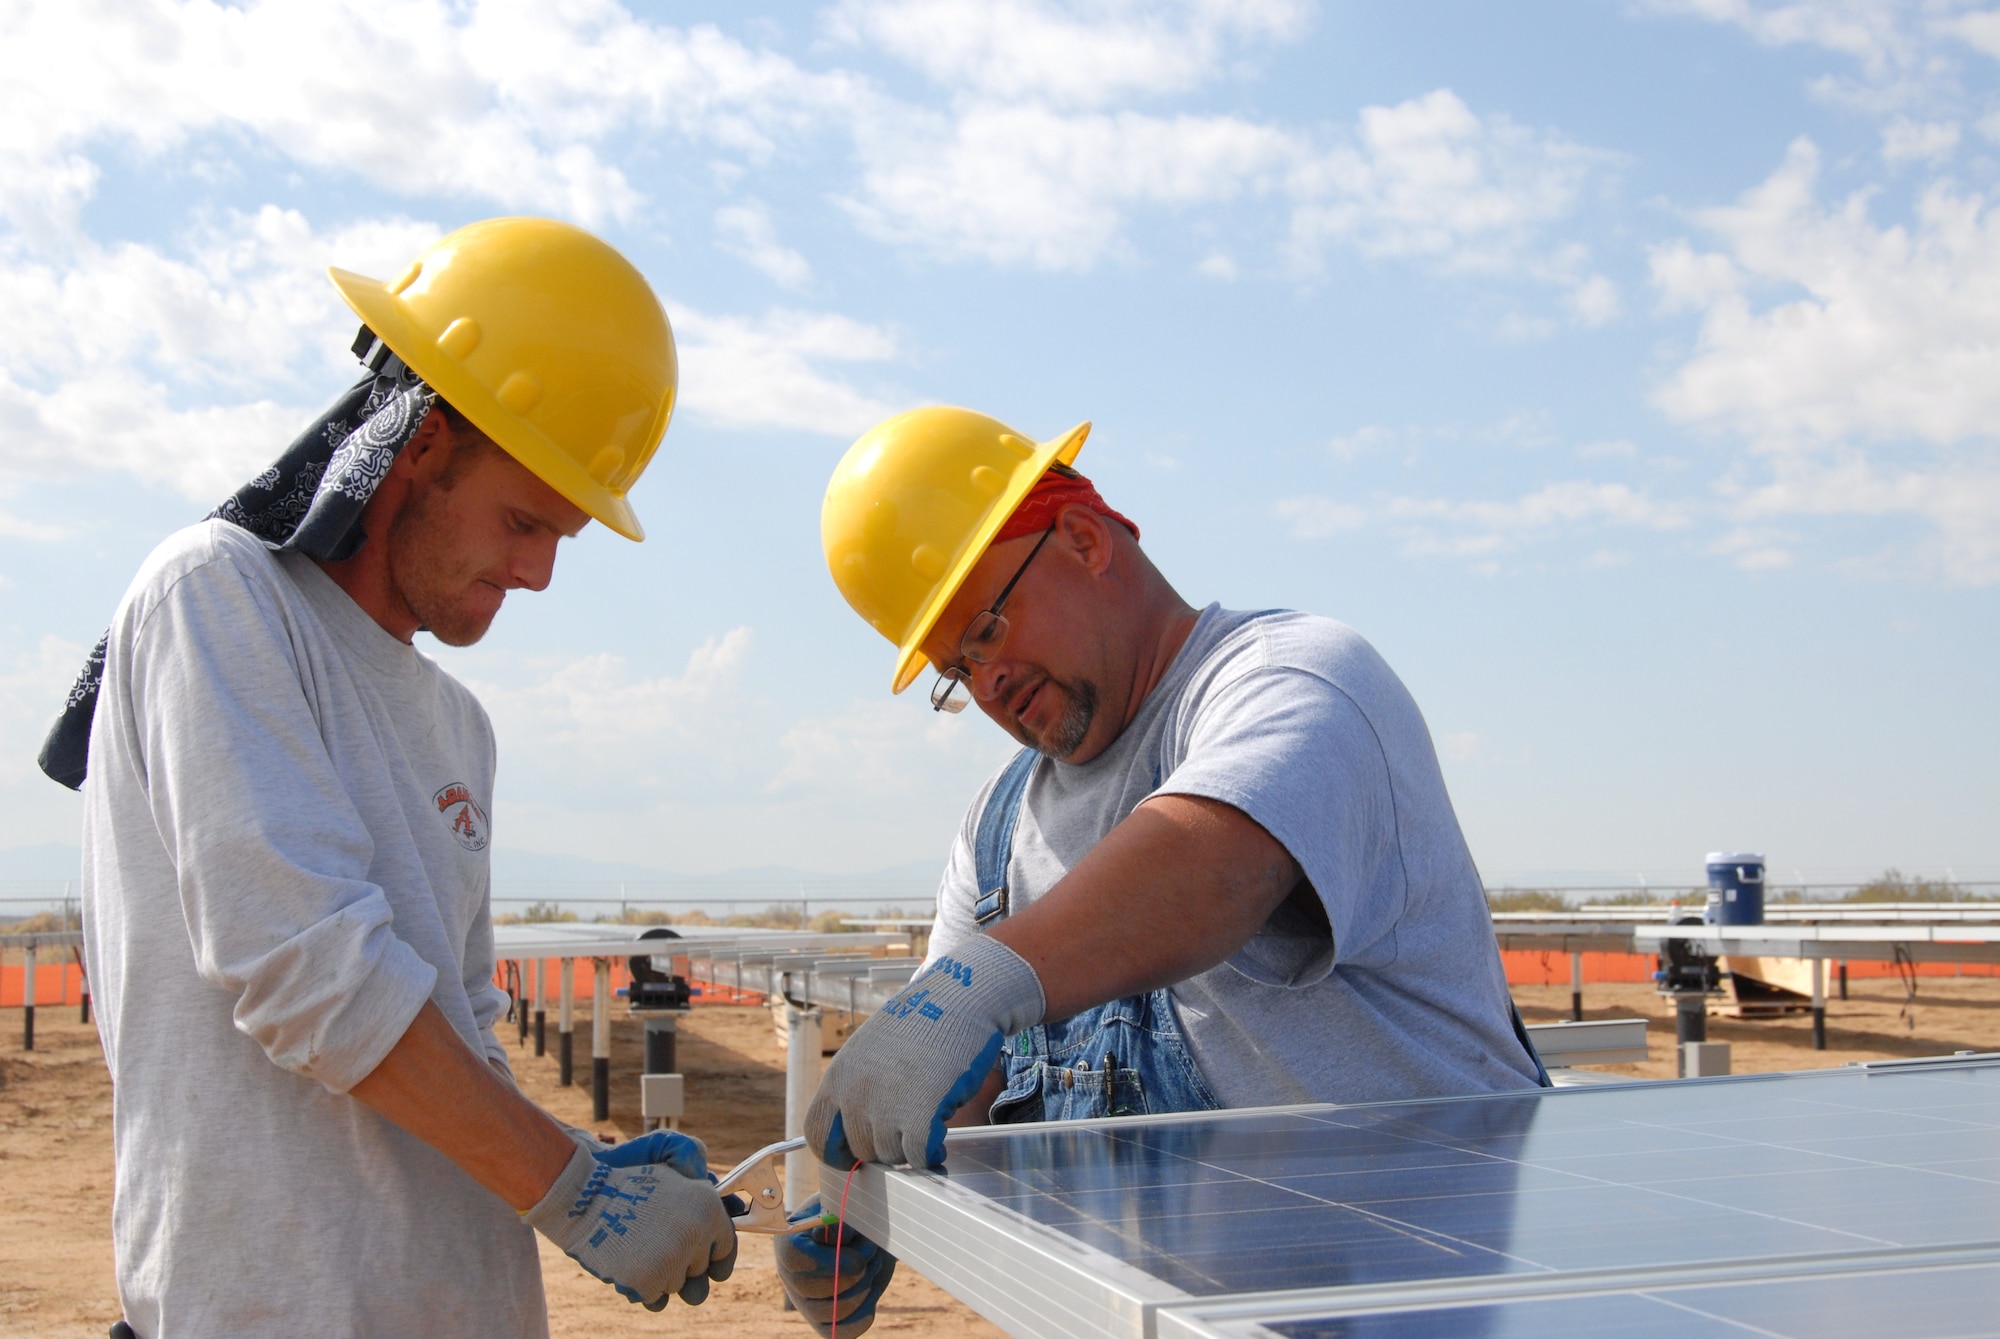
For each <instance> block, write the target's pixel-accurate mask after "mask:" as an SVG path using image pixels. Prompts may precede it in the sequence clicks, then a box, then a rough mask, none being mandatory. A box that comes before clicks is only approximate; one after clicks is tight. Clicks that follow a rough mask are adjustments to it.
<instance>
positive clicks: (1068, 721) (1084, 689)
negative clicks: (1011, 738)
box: [1022, 678, 1097, 759]
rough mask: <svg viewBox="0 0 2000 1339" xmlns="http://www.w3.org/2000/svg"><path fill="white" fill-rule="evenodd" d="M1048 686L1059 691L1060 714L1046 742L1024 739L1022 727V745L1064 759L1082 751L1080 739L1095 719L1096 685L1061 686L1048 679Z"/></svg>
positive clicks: (1055, 680) (1058, 682)
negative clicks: (1060, 693) (1061, 708)
mask: <svg viewBox="0 0 2000 1339" xmlns="http://www.w3.org/2000/svg"><path fill="white" fill-rule="evenodd" d="M1049 682H1050V683H1051V684H1053V685H1054V686H1055V687H1058V688H1060V689H1062V694H1063V704H1064V705H1063V714H1062V715H1061V717H1059V718H1058V719H1057V721H1056V723H1055V725H1054V727H1053V728H1052V729H1051V730H1050V731H1049V737H1048V738H1047V739H1046V740H1034V739H1028V738H1026V735H1025V727H1024V733H1023V737H1022V742H1024V743H1025V744H1027V745H1028V747H1029V748H1032V749H1036V750H1038V751H1039V752H1042V753H1046V754H1048V756H1049V757H1051V758H1057V759H1061V758H1067V757H1069V755H1070V754H1072V753H1075V752H1076V751H1077V750H1078V749H1080V748H1082V747H1083V739H1084V736H1085V735H1087V734H1089V733H1090V723H1091V722H1092V721H1093V720H1095V719H1096V718H1097V685H1096V684H1094V683H1092V682H1091V681H1090V680H1088V679H1078V680H1077V681H1076V682H1075V683H1064V682H1062V681H1061V680H1059V679H1054V678H1051V679H1050V680H1049Z"/></svg>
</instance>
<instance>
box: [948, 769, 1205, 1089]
mask: <svg viewBox="0 0 2000 1339" xmlns="http://www.w3.org/2000/svg"><path fill="white" fill-rule="evenodd" d="M1039 757H1040V755H1039V754H1037V753H1036V752H1035V751H1034V750H1032V749H1023V750H1022V751H1021V752H1020V753H1019V754H1018V755H1017V756H1016V757H1015V759H1014V761H1013V762H1012V763H1009V764H1008V766H1007V770H1006V771H1005V772H1003V773H1001V776H1000V780H999V782H998V783H996V784H995V785H994V787H993V794H992V795H991V796H990V797H989V798H988V799H987V801H986V808H985V809H984V810H983V811H982V812H981V813H980V815H979V828H978V831H977V832H976V833H975V834H974V837H973V846H972V853H973V865H974V867H975V868H976V870H977V872H978V879H979V898H978V900H977V901H976V902H974V903H973V907H972V914H973V918H974V919H975V920H977V921H978V922H979V924H980V925H982V926H990V925H992V924H994V923H996V922H998V921H999V920H1001V919H1002V918H1003V917H1005V916H1006V915H1007V911H1008V906H1007V856H1008V853H1009V852H1010V851H1011V850H1012V849H1013V845H1014V824H1015V823H1016V821H1017V820H1018V819H1019V818H1020V816H1021V798H1022V796H1023V795H1024V794H1025V793H1026V791H1027V789H1028V777H1029V775H1030V774H1031V773H1032V772H1033V771H1034V769H1035V762H1036V760H1037V759H1038V758H1039ZM1000 1057H1001V1064H1002V1065H1004V1066H1005V1072H1006V1077H1007V1086H1006V1088H1005V1089H1004V1090H1003V1091H1002V1092H1001V1094H1000V1096H999V1097H998V1098H997V1099H996V1100H995V1101H994V1103H993V1108H992V1113H991V1119H992V1120H993V1122H994V1123H995V1124H1008V1123H1014V1122H1020V1121H1038V1120H1087V1119H1090V1118H1092V1117H1096V1116H1138V1115H1144V1114H1146V1113H1149V1112H1154V1113H1157V1112H1163V1111H1214V1110H1216V1109H1217V1108H1219V1107H1220V1106H1221V1105H1222V1103H1221V1102H1219V1101H1217V1100H1216V1097H1215V1094H1214V1093H1212V1092H1210V1091H1209V1088H1208V1084H1207V1083H1206V1082H1204V1081H1203V1079H1202V1077H1201V1071H1200V1070H1199V1069H1197V1068H1196V1067H1195V1063H1194V1057H1193V1056H1192V1055H1190V1054H1189V1053H1188V1048H1187V1043H1186V1042H1184V1041H1182V1040H1181V1029H1180V1024H1179V1023H1177V1022H1176V1021H1175V1020H1174V1006H1173V1000H1172V999H1171V998H1170V997H1169V995H1168V992H1166V991H1164V990H1156V991H1154V992H1152V993H1151V994H1150V995H1133V996H1129V997H1128V998H1126V999H1122V1000H1113V1001H1111V1003H1109V1004H1104V1005H1099V1006H1098V1007H1097V1008H1095V1009H1086V1010H1084V1011H1083V1012H1082V1013H1080V1014H1077V1015H1076V1016H1075V1017H1073V1018H1065V1019H1063V1020H1062V1021H1061V1022H1056V1023H1042V1024H1039V1025H1037V1026H1035V1027H1031V1028H1029V1029H1028V1030H1027V1031H1026V1032H1023V1033H1022V1034H1021V1035H1020V1036H1018V1037H1010V1038H1009V1039H1008V1040H1007V1042H1006V1043H1005V1044H1004V1045H1003V1046H1002V1048H1001V1051H1000Z"/></svg>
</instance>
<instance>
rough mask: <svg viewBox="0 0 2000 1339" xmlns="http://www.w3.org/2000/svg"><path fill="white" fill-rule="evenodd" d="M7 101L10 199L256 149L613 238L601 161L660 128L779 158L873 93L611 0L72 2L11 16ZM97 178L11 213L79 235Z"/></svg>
mask: <svg viewBox="0 0 2000 1339" xmlns="http://www.w3.org/2000/svg"><path fill="white" fill-rule="evenodd" d="M0 89H4V90H6V91H5V92H4V94H0V164H5V165H6V168H5V170H4V171H0V179H13V178H14V177H15V176H16V174H17V173H18V172H20V171H22V170H34V165H39V164H47V163H62V164H72V165H74V164H76V163H77V162H78V161H79V160H78V159H76V158H75V156H74V155H75V154H76V153H77V152H78V151H79V150H85V149H87V148H88V147H89V146H91V145H94V144H96V143H99V142H103V141H122V142H124V143H128V144H131V145H133V146H135V147H136V148H138V149H139V150H140V151H142V152H146V153H160V152H163V151H166V150H169V149H174V148H178V147H180V146H182V145H185V144H187V143H188V142H189V141H190V140H192V139H194V138H195V137H198V136H201V135H205V134H232V133H248V134H250V135H253V136H255V137H257V138H259V139H260V140H262V141H264V142H265V143H267V144H269V145H270V146H271V147H273V148H275V149H276V150H278V151H279V152H280V153H283V154H285V155H287V156H288V157H290V158H292V159H294V160H296V161H298V162H300V163H302V164H305V165H308V166H312V167H317V168H332V169H337V170H340V171H344V172H350V173H353V174H354V175H355V176H357V177H359V178H361V179H362V180H365V181H368V182H370V183H372V184H374V185H376V186H380V187H383V188H385V189H388V190H391V191H395V192H398V193H400V194H404V195H411V196H445V197H452V196H468V195H469V196H474V197H478V198H482V199H487V200H493V201H498V202H501V203H504V204H507V205H511V206H518V207H526V208H533V209H536V210H542V211H550V212H556V213H561V214H565V215H568V216H570V217H573V218H576V219H578V220H580V221H583V222H585V223H594V222H601V221H602V220H605V219H609V218H628V217H630V216H631V215H632V214H633V213H634V212H635V210H636V209H637V208H638V205H639V199H640V197H639V193H638V191H637V190H636V189H635V188H634V187H633V186H632V184H631V182H630V181H629V180H628V179H627V177H626V175H625V173H624V171H623V170H622V169H621V168H619V167H618V166H616V165H615V164H614V163H612V162H610V161H607V159H606V157H605V155H604V154H603V153H602V152H601V151H600V147H599V146H600V144H601V143H602V142H603V141H605V140H608V139H611V138H612V137H614V136H620V135H626V134H630V133H632V132H633V131H636V130H652V131H663V132H671V133H676V134H680V135H683V136H686V137H688V138H690V139H694V140H697V141H700V142H705V143H712V144H716V145H720V146H725V147H729V148H732V149H735V150H739V151H742V152H747V153H758V152H764V151H768V149H769V147H770V144H771V137H772V135H773V134H775V133H778V132H780V131H782V130H783V129H785V128H787V127H792V126H805V125H809V124H810V122H811V115H812V109H813V108H816V107H820V106H823V105H825V104H826V103H828V102H832V103H836V104H837V103H839V102H841V101H842V100H844V99H845V98H847V97H850V96H852V95H853V89H854V83H853V81H851V80H849V79H847V78H846V77H844V76H837V75H836V76H814V75H808V74H805V73H803V72H801V71H800V70H799V69H798V68H797V67H796V66H794V65H793V64H792V63H791V62H790V61H788V60H785V59H784V58H782V57H780V56H776V55H773V54H770V53H767V52H757V51H752V50H750V49H749V48H746V47H744V46H743V45H742V44H740V43H738V42H735V41H733V40H731V39H729V38H726V37H724V36H722V35H721V34H720V33H718V32H717V31H715V30H714V29H712V28H694V29H688V30H681V29H676V28H671V27H665V26H660V25H654V24H648V23H645V22H643V21H641V20H639V19H637V18H635V17H634V16H633V15H632V14H630V13H629V12H628V11H627V10H626V9H625V8H624V7H623V6H622V5H619V4H617V3H614V2H613V0H563V2H562V3H547V4H539V3H532V2H531V0H475V2H474V3H470V4H463V5H460V4H448V3H445V2H444V0H368V2H367V3H362V0H328V2H327V3H322V4H314V5H297V4H288V3H281V2H280V0H263V2H261V3H258V2H256V0H253V2H252V3H248V4H244V5H240V6H225V5H220V4H215V3H211V2H210V0H186V2H185V3H172V2H171V0H161V2H159V3H154V4H149V5H144V6H137V5H131V4H120V3H116V2H115V0H74V2H73V3H64V4H40V5H37V4H19V5H13V6H9V7H8V9H7V11H6V12H5V13H4V16H0ZM86 175H87V173H86V172H85V171H83V170H81V169H75V168H72V169H71V170H70V171H69V173H68V175H67V176H66V177H64V178H63V179H62V181H61V182H60V183H59V185H58V186H56V187H55V188H53V189H49V190H45V191H43V192H42V193H41V196H40V198H36V197H34V196H33V195H29V196H22V195H13V196H11V197H0V205H4V206H6V207H7V208H8V209H9V210H10V211H11V212H12V213H13V215H14V217H16V218H17V219H22V218H31V219H35V220H38V221H39V223H40V225H41V226H44V227H46V226H50V225H51V224H52V223H60V222H61V221H62V220H63V219H65V218H73V216H74V209H75V201H76V199H77V198H78V196H79V195H80V194H87V193H88V182H87V180H84V179H83V178H84V177H85V176H86Z"/></svg>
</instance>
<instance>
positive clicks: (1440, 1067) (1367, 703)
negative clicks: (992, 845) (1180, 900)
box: [930, 605, 1535, 1106]
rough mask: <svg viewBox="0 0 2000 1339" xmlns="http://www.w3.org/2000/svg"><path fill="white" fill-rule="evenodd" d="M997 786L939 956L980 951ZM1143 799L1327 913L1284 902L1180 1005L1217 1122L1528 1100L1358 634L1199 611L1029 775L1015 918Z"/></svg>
mask: <svg viewBox="0 0 2000 1339" xmlns="http://www.w3.org/2000/svg"><path fill="white" fill-rule="evenodd" d="M994 780H998V775H997V774H996V776H995V778H994ZM992 788H993V782H992V781H989V782H988V783H987V785H986V787H985V788H984V789H983V790H981V792H980V794H979V797H978V798H977V799H976V800H974V801H973V804H972V808H971V809H970V810H969V811H968V812H967V814H966V816H965V821H964V822H963V823H962V824H961V825H960V828H959V834H958V840H957V841H956V842H955V843H954V845H953V847H952V854H951V860H950V863H949V864H948V865H947V866H946V869H945V875H944V881H943V885H942V887H941V888H940V890H939V898H938V916H937V924H936V928H935V929H934V931H933V933H932V937H931V945H930V952H931V955H932V956H933V957H936V956H939V955H942V954H945V953H949V952H950V951H951V949H952V946H953V945H954V944H956V943H958V942H960V941H961V940H963V939H964V938H966V937H967V936H968V935H972V934H976V933H978V926H977V924H976V923H975V922H974V920H973V918H972V904H973V901H974V900H975V898H976V897H977V886H976V884H977V880H976V878H975V874H974V864H973V846H972V843H973V836H974V833H975V832H976V830H977V827H978V823H979V815H980V814H981V812H982V811H983V810H984V809H985V806H986V797H987V795H988V794H989V793H990V792H991V791H992ZM1154 795H1198V796H1203V797H1206V798H1208V799H1213V800H1220V801H1222V802H1223V803H1225V804H1229V805H1233V806H1234V807H1236V808H1238V809H1240V810H1242V811H1243V812H1244V813H1246V814H1248V815H1249V816H1250V817H1252V818H1254V819H1256V820H1257V822H1258V823H1260V824H1261V825H1263V827H1264V829H1265V830H1266V831H1268V832H1269V833H1270V834H1271V835H1272V836H1273V837H1275V838H1277V839H1278V841H1279V842H1281V843H1282V844H1283V845H1284V847H1285V849H1286V850H1288V851H1290V852H1291V854H1292V857H1293V859H1295V860H1297V861H1298V862H1299V864H1300V866H1301V867H1303V868H1304V870H1305V873H1306V877H1307V878H1308V879H1309V880H1310V881H1311V884H1312V889H1313V891H1314V892H1316V893H1317V894H1318V897H1319V902H1320V905H1321V906H1322V907H1324V909H1325V913H1326V915H1325V924H1322V923H1321V922H1320V920H1319V918H1318V917H1317V916H1313V915H1311V914H1310V908H1309V907H1308V908H1306V909H1303V910H1302V909H1301V908H1299V907H1298V906H1297V905H1296V903H1293V902H1289V901H1288V902H1287V903H1286V904H1285V905H1284V906H1282V907H1281V908H1280V909H1279V911H1278V913H1277V914H1275V915H1273V916H1272V917H1271V919H1270V920H1269V921H1268V922H1267V923H1266V924H1265V925H1264V926H1263V928H1262V929H1261V930H1260V931H1259V932H1258V933H1257V934H1256V935H1255V936H1254V937H1253V938H1252V939H1251V940H1250V942H1249V943H1248V944H1246V945H1245V946H1244V947H1243V948H1242V949H1240V950H1238V951H1237V952H1236V953H1235V954H1234V955H1233V956H1232V957H1230V958H1229V959H1228V961H1226V962H1224V963H1223V964H1222V965H1220V966H1218V967H1215V968H1212V969H1210V970H1209V971H1206V972H1203V973H1201V974H1200V975H1199V976H1195V977H1193V978H1191V979H1189V980H1186V981H1182V982H1180V983H1178V984H1177V985H1175V986H1174V987H1173V992H1172V993H1173V1002H1174V1013H1175V1016H1176V1018H1177V1019H1178V1020H1179V1023H1180V1027H1181V1031H1182V1034H1183V1035H1184V1036H1185V1037H1186V1039H1187V1042H1188V1045H1189V1048H1190V1049H1191V1050H1192V1051H1193V1053H1194V1057H1195V1061H1196V1063H1197V1064H1198V1065H1199V1066H1200V1067H1201V1072H1202V1076H1203V1078H1205V1079H1206V1080H1207V1081H1208V1085H1209V1087H1210V1088H1211V1089H1212V1090H1213V1091H1214V1092H1215V1094H1216V1096H1217V1097H1218V1098H1220V1099H1221V1101H1222V1102H1223V1103H1224V1104H1225V1105H1227V1106H1270V1105H1277V1104H1282V1103H1289V1102H1369V1101H1378V1100H1383V1099H1392V1098H1408V1097H1431V1096H1442V1095H1448V1094H1458V1093H1479V1092H1494V1091H1502V1090H1506V1089H1513V1088H1529V1087H1533V1086H1534V1084H1535V1076H1534V1066H1533V1063H1532V1062H1531V1061H1530V1060H1529V1058H1528V1055H1527V1053H1526V1051H1525V1050H1523V1048H1522V1046H1521V1043H1520V1042H1519V1040H1517V1039H1516V1037H1515V1035H1514V1031H1513V1025H1512V1022H1511V1019H1510V1016H1509V1013H1508V1009H1509V1004H1508V995H1507V984H1506V978H1505V976H1504V975H1503V973H1502V971H1501V968H1500V953H1499V949H1498V948H1497V947H1496V945H1495V943H1494V939H1493V925H1492V920H1491V918H1490V916H1489V914H1488V912H1487V906H1486V896H1485V893H1484V891H1483V889H1482V886H1481V883H1480V879H1479V872H1478V870H1477V869H1475V868H1474V867H1473V863H1472V856H1471V853H1470V852H1469V851H1467V849H1466V846H1465V838H1464V837H1463V836H1462V835H1461V834H1460V832H1459V829H1458V819H1457V817H1456V816H1455V815H1454V814H1453V813H1452V809H1451V800H1450V798H1449V797H1448V796H1447V795H1446V794H1445V788H1444V777H1443V775H1442V773H1440V772H1439V770H1438V764H1437V755H1436V753H1435V751H1434V750H1433V749H1432V747H1431V739H1430V732H1429V731H1428V730H1427V729H1426V728H1425V726H1424V719H1423V716H1422V714H1421V713H1419V712H1418V710H1417V704H1416V703H1415V702H1414V701H1413V700H1411V698H1410V694H1409V692H1408V690H1407V689H1405V688H1404V687H1403V684H1402V681H1401V680H1399V679H1397V678H1396V676H1395V674H1394V672H1392V671H1391V670H1390V668H1389V666H1388V665H1387V664H1386V663H1384V661H1383V660H1382V657H1381V656H1379V655H1378V654H1376V652H1375V649H1374V648H1373V647H1372V646H1370V645H1369V644H1368V643H1367V642H1366V641H1364V640H1363V639H1362V638H1361V636H1360V634H1358V633H1356V632H1355V631H1354V630H1353V629H1352V628H1349V627H1347V626H1346V625H1344V624H1341V623H1336V622H1334V621H1333V620H1331V619H1326V618H1317V617H1314V616H1312V615H1310V614H1300V613H1292V612H1288V611H1277V612H1265V613H1241V612H1235V611H1231V610H1225V609H1222V608H1219V607H1217V606H1214V605H1211V606H1209V607H1208V608H1207V609H1206V610H1204V611H1203V612H1202V614H1201V618H1200V620H1199V622H1197V623H1196V625H1195V628H1194V631H1193V632H1192V633H1191V634H1190V635H1189V637H1188V640H1187V643H1186V644H1185V645H1184V646H1183V647H1182V648H1181V650H1180V654H1179V655H1177V656H1176V657H1175V658H1174V662H1173V664H1172V665H1171V666H1170V667H1169V668H1168V670H1167V673H1166V676H1165V677H1164V678H1163V679H1162V680H1161V681H1160V683H1159V685H1158V686H1157V687H1155V688H1154V690H1153V692H1152V694H1151V696H1149V697H1148V698H1147V699H1146V701H1145V702H1144V703H1143V704H1142V705H1141V706H1140V709H1139V714H1138V715H1137V717H1135V718H1134V720H1133V721H1132V723H1131V725H1130V726H1128V727H1127V728H1126V730H1125V732H1124V733H1123V734H1122V735H1120V736H1119V737H1118V738H1117V739H1116V740H1115V741H1113V743H1112V745H1111V747H1109V748H1108V749H1106V750H1105V751H1104V752H1103V753H1101V754H1099V755H1098V756H1097V757H1095V758H1093V759H1091V760H1090V761H1089V762H1087V763H1083V764H1080V765H1071V764H1068V763H1063V762H1058V761H1055V760H1053V759H1049V758H1042V759H1040V760H1039V761H1038V762H1037V763H1036V765H1035V769H1034V774H1033V776H1032V777H1031V778H1030V780H1029V783H1028V789H1027V793H1026V796H1025V798H1024V800H1023V802H1022V806H1021V816H1020V821H1019V824H1018V826H1017V827H1016V828H1015V830H1014V845H1013V850H1012V853H1011V856H1010V859H1009V861H1008V865H1007V883H1008V890H1009V892H1008V895H1009V898H1010V899H1011V901H1012V904H1013V909H1014V910H1016V911H1018V910H1020V909H1021V908H1023V907H1026V906H1028V905H1029V904H1031V903H1032V902H1033V901H1034V900H1035V898H1037V897H1039V896H1041V895H1042V894H1043V893H1045V892H1047V891H1048V890H1049V889H1050V888H1052V887H1054V886H1055V884H1056V883H1057V881H1058V880H1060V879H1061V878H1062V877H1063V876H1064V875H1065V874H1067V873H1068V872H1069V871H1070V869H1071V868H1072V867H1074V866H1075V865H1076V863H1077V862H1078V861H1079V860H1081V859H1082V858H1083V857H1084V855H1085V854H1086V853H1087V852H1089V851H1090V849H1091V848H1092V847H1094V846H1096V845H1097V843H1098V842H1099V841H1101V840H1103V838H1104V837H1105V835H1106V834H1107V833H1109V832H1110V831H1111V829H1112V828H1113V827H1115V826H1117V824H1118V823H1119V822H1120V821H1121V820H1122V819H1123V818H1124V817H1125V816H1126V815H1127V814H1129V813H1131V812H1132V810H1133V809H1134V808H1135V807H1137V806H1138V805H1139V804H1140V803H1141V802H1142V801H1144V800H1146V799H1148V798H1149V797H1151V796H1154ZM1329 926H1330V927H1331V934H1330V935H1329V934H1328V932H1327V929H1328V927H1329ZM1147 932H1148V931H1147V927H1146V926H1144V925H1135V926H1133V933H1134V934H1145V933H1147ZM1336 946H1337V947H1336Z"/></svg>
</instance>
